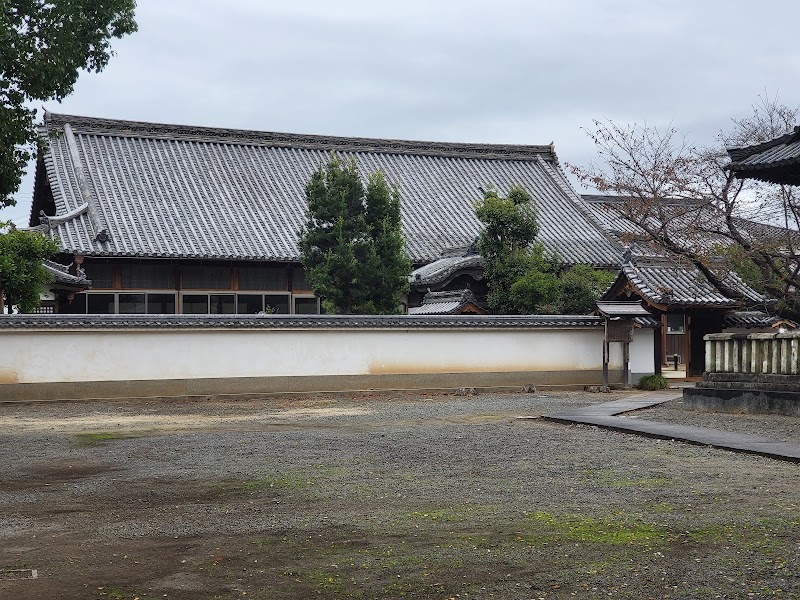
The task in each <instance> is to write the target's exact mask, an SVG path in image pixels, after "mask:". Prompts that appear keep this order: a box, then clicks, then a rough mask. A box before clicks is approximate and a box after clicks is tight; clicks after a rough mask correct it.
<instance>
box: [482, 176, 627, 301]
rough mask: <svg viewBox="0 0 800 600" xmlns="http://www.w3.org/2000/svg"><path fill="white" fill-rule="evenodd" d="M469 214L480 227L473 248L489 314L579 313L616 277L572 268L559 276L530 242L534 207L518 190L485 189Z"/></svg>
mask: <svg viewBox="0 0 800 600" xmlns="http://www.w3.org/2000/svg"><path fill="white" fill-rule="evenodd" d="M475 214H476V215H477V217H478V218H479V219H480V220H481V221H482V222H483V224H484V226H485V227H484V230H483V232H482V233H481V236H480V238H479V240H478V248H479V251H480V253H481V256H482V257H483V263H484V274H485V276H486V279H487V282H488V284H489V293H488V295H487V302H488V304H489V306H490V307H491V308H492V309H493V310H494V311H495V312H498V313H505V314H508V313H523V314H557V313H561V314H585V313H587V312H590V311H591V310H592V308H593V307H594V302H595V300H597V299H598V298H599V297H600V294H601V293H602V292H603V291H604V290H605V289H606V288H607V287H608V286H609V285H611V282H612V281H613V280H614V278H615V276H616V275H615V274H613V273H608V272H604V271H597V270H595V269H592V268H591V267H590V266H588V265H576V266H574V267H572V268H571V269H569V270H567V271H566V272H565V273H564V274H563V276H562V277H561V278H559V277H558V273H559V270H560V265H559V261H558V259H557V257H555V256H551V255H547V254H546V252H545V250H544V248H543V246H542V245H541V244H539V243H537V242H536V235H537V233H538V232H539V224H538V220H537V215H538V211H537V209H536V206H535V205H534V203H533V200H532V198H531V197H530V195H529V194H528V193H527V192H526V191H525V190H524V189H523V188H521V187H519V186H514V187H512V188H511V189H510V190H509V192H508V196H507V197H506V198H503V197H501V196H499V195H498V193H497V191H496V190H495V189H493V188H490V189H489V190H488V191H486V192H484V197H483V200H481V201H479V202H477V203H476V205H475Z"/></svg>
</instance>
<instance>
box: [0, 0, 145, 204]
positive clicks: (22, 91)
mask: <svg viewBox="0 0 800 600" xmlns="http://www.w3.org/2000/svg"><path fill="white" fill-rule="evenodd" d="M135 6H136V3H135V0H105V1H103V2H98V1H97V0H70V1H68V2H67V1H62V2H53V1H52V0H4V1H3V2H1V3H0V70H1V71H0V206H12V205H13V204H15V201H14V199H13V198H12V197H11V194H13V193H14V192H15V191H16V190H17V188H18V187H19V183H20V180H21V178H22V174H23V172H24V169H25V166H26V165H27V163H28V161H29V160H30V159H31V158H32V157H33V155H34V152H35V150H36V146H37V144H38V143H39V139H38V136H37V133H36V125H35V118H36V110H35V109H31V108H28V103H30V102H31V101H34V100H39V101H45V100H58V101H60V100H62V99H63V98H65V97H66V96H68V95H69V94H71V93H72V90H73V86H74V85H75V82H76V81H77V79H78V73H79V71H81V70H84V69H85V70H87V71H90V72H95V73H97V72H100V71H102V70H103V69H104V68H105V66H106V65H107V64H108V61H109V59H110V58H111V56H112V54H113V52H112V51H111V47H110V45H109V40H110V39H111V38H121V37H123V36H124V35H127V34H130V33H133V32H134V31H136V22H135V21H134V8H135Z"/></svg>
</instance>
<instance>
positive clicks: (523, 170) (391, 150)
mask: <svg viewBox="0 0 800 600" xmlns="http://www.w3.org/2000/svg"><path fill="white" fill-rule="evenodd" d="M67 123H68V124H69V125H70V128H71V129H72V131H73V132H74V137H75V147H76V148H77V154H78V160H79V162H80V164H77V161H76V160H73V158H74V157H72V156H71V155H70V150H69V147H68V146H69V142H68V139H67V138H68V137H69V136H67V135H57V136H55V137H52V138H51V142H50V151H49V152H48V154H47V155H46V157H45V160H44V164H45V168H46V172H47V177H48V179H49V182H50V186H51V189H52V191H53V196H54V199H55V204H56V211H57V212H56V215H54V216H55V217H56V219H55V220H54V221H53V227H52V233H53V235H55V236H58V238H59V240H60V244H61V246H62V249H63V250H64V251H65V252H78V253H82V254H86V255H95V256H139V257H174V258H179V257H192V258H207V259H214V258H220V259H237V260H275V261H295V260H297V259H298V258H299V250H298V244H297V241H298V231H299V230H300V229H301V228H302V227H303V226H304V224H305V220H306V204H305V193H304V189H305V184H306V182H307V181H308V179H309V178H310V176H311V174H312V172H313V171H314V170H315V169H317V168H319V167H320V166H321V165H323V164H324V163H326V162H327V160H328V158H329V155H330V152H331V151H333V150H335V151H336V152H337V153H339V155H340V156H342V157H343V158H345V159H350V158H352V159H354V160H356V162H357V164H358V166H359V169H360V170H361V172H362V174H366V173H369V172H372V171H375V170H378V169H380V170H382V171H383V172H384V173H385V175H386V177H387V179H388V180H389V182H390V183H392V184H394V185H397V186H398V188H399V189H400V194H401V202H402V217H403V232H404V234H405V238H406V243H407V249H408V252H409V255H410V257H411V258H412V260H413V261H414V262H416V263H418V264H420V263H427V262H431V261H434V260H436V259H437V258H438V257H439V256H440V253H441V251H442V249H443V248H444V247H447V246H453V245H458V244H469V243H471V242H472V241H473V240H474V239H475V237H476V235H477V234H478V232H479V231H480V229H481V224H480V222H479V221H478V219H477V217H476V216H475V213H474V210H473V206H472V205H473V201H474V200H476V199H477V198H478V197H479V196H480V191H479V188H480V187H481V186H486V185H487V184H491V185H494V186H496V187H497V188H498V190H500V191H501V192H504V191H506V190H508V188H510V187H511V186H512V185H514V184H519V185H522V186H524V187H525V188H527V189H528V191H529V192H530V193H531V195H532V196H533V197H534V199H535V200H536V202H537V204H538V206H539V210H540V235H539V238H540V240H541V241H542V242H543V243H544V245H545V246H546V247H547V249H548V250H550V251H552V252H555V253H557V254H558V255H559V256H561V257H562V260H563V261H564V262H565V263H568V264H572V263H590V264H594V265H604V266H613V265H614V264H616V262H617V259H618V256H619V254H620V249H619V247H618V246H617V244H616V243H615V242H614V241H612V240H610V239H609V238H608V236H606V235H605V234H604V233H603V232H602V231H600V230H599V229H598V228H597V227H595V226H594V224H593V223H592V222H591V220H590V219H589V218H587V217H586V215H585V214H584V213H583V212H582V211H581V210H580V209H579V208H578V207H577V203H576V199H577V195H576V194H575V192H574V191H572V189H571V188H570V187H569V184H568V183H567V181H566V178H565V176H564V174H563V173H562V171H561V169H560V168H559V166H558V162H557V157H556V155H555V153H554V151H553V148H552V146H550V145H548V146H509V145H483V144H452V143H434V142H413V141H403V140H379V139H363V138H336V137H328V136H310V135H297V134H282V133H268V132H255V131H237V130H228V129H212V128H203V127H188V126H175V125H162V124H153V123H138V122H130V121H117V120H109V119H94V118H88V117H77V116H70V115H57V114H53V113H48V114H47V115H46V118H45V122H44V125H43V127H42V134H43V135H47V134H49V133H52V132H63V130H64V127H65V124H67ZM81 174H82V177H83V178H84V179H85V180H86V182H87V183H88V191H89V196H90V197H89V198H88V199H87V198H85V196H86V194H82V192H81V183H80V179H81ZM87 200H90V201H89V202H88V204H89V209H88V210H86V211H84V212H81V211H80V210H79V209H80V207H81V206H83V205H84V204H87ZM76 212H77V213H78V214H75V215H74V216H73V217H72V218H70V219H66V220H63V221H61V222H59V219H58V217H59V216H61V215H67V214H70V213H76ZM95 213H96V214H95ZM36 219H37V217H36V216H35V215H32V218H31V224H32V225H36V224H37V223H38V222H37V220H36ZM92 219H98V220H99V221H98V222H104V223H105V224H107V227H108V231H109V234H110V239H109V240H108V241H107V242H103V241H101V240H98V239H95V235H94V234H95V232H93V229H92Z"/></svg>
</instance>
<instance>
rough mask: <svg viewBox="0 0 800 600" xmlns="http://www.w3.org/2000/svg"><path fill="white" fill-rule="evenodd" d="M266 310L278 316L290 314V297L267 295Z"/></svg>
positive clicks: (265, 297) (265, 298) (286, 295)
mask: <svg viewBox="0 0 800 600" xmlns="http://www.w3.org/2000/svg"><path fill="white" fill-rule="evenodd" d="M264 309H265V310H269V311H270V312H272V313H275V314H276V315H288V314H289V295H288V294H265V295H264Z"/></svg>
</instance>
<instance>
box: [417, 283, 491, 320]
mask: <svg viewBox="0 0 800 600" xmlns="http://www.w3.org/2000/svg"><path fill="white" fill-rule="evenodd" d="M468 304H473V305H475V306H476V307H477V304H478V300H477V299H476V298H475V294H473V293H472V291H471V290H469V289H463V290H447V291H442V292H428V293H427V294H425V297H424V298H423V299H422V306H415V307H412V308H409V309H408V314H409V315H450V314H456V313H457V312H458V311H460V310H461V309H463V308H464V307H465V306H467V305H468ZM480 310H481V312H485V311H483V310H482V309H480Z"/></svg>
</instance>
